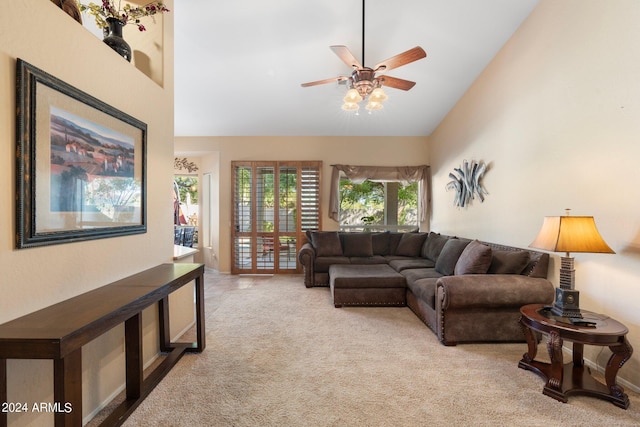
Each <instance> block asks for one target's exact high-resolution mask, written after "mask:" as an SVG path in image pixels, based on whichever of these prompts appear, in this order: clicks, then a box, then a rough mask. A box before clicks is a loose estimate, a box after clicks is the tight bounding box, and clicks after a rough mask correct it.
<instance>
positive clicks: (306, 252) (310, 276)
mask: <svg viewBox="0 0 640 427" xmlns="http://www.w3.org/2000/svg"><path fill="white" fill-rule="evenodd" d="M315 260H316V250H315V249H314V248H313V246H312V245H311V243H308V242H307V243H305V244H304V245H302V247H301V248H300V251H299V252H298V261H300V264H302V267H303V268H304V285H305V286H306V287H307V288H311V287H313V286H314V268H313V267H314V264H315Z"/></svg>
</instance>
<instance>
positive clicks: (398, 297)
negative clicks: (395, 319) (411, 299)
mask: <svg viewBox="0 0 640 427" xmlns="http://www.w3.org/2000/svg"><path fill="white" fill-rule="evenodd" d="M329 286H330V287H331V295H332V296H333V304H334V305H335V306H336V307H338V308H339V307H342V306H343V305H352V306H354V305H365V306H366V305H375V306H392V307H394V306H395V307H397V306H405V305H407V298H406V295H407V293H406V287H407V285H406V281H405V278H404V276H403V275H402V274H400V273H398V272H396V271H395V270H394V269H393V268H391V267H389V266H388V265H387V264H374V265H344V264H336V265H332V266H331V267H329Z"/></svg>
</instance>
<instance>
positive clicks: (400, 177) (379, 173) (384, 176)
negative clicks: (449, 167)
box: [329, 165, 431, 222]
mask: <svg viewBox="0 0 640 427" xmlns="http://www.w3.org/2000/svg"><path fill="white" fill-rule="evenodd" d="M340 172H342V173H344V175H345V176H346V177H347V178H349V179H350V180H351V181H353V182H354V183H356V184H361V183H363V182H364V181H366V180H369V181H379V182H384V181H387V182H389V181H390V182H402V183H403V184H411V183H414V182H419V183H420V187H419V188H420V194H419V196H418V206H419V211H420V221H421V222H422V221H425V220H426V218H427V208H428V206H429V202H430V201H431V197H430V186H429V177H430V169H429V166H426V165H422V166H398V167H395V166H352V165H333V171H332V172H331V194H330V195H329V218H331V219H333V220H335V221H338V210H339V207H340Z"/></svg>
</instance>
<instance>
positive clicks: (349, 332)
mask: <svg viewBox="0 0 640 427" xmlns="http://www.w3.org/2000/svg"><path fill="white" fill-rule="evenodd" d="M206 282H207V286H206V295H207V298H206V299H207V304H206V318H207V321H206V325H207V348H206V350H205V351H204V352H203V353H202V354H198V355H185V356H184V357H183V358H182V360H181V361H180V362H179V363H178V365H176V366H175V367H174V368H173V370H172V371H171V372H170V373H169V374H168V375H167V377H166V378H165V379H164V380H163V381H162V382H161V383H160V384H159V385H158V387H157V388H156V389H155V390H154V391H153V392H152V393H151V395H150V396H149V397H148V398H147V399H146V400H145V401H144V402H143V403H142V404H141V405H140V406H139V407H138V409H137V410H136V411H135V412H134V414H133V415H132V416H131V417H130V418H129V419H128V420H127V421H126V423H125V426H129V427H131V426H238V427H241V426H394V427H395V426H455V425H459V426H545V427H546V426H637V425H640V396H639V395H638V394H637V393H633V392H631V391H629V390H627V392H628V393H629V395H630V399H631V406H630V408H629V409H628V410H623V409H620V408H617V407H615V406H613V405H612V404H611V403H609V402H605V401H602V400H599V399H594V398H590V397H586V396H574V397H571V398H570V399H569V403H566V404H563V403H560V402H557V401H556V400H554V399H551V398H550V397H547V396H544V395H543V394H542V387H543V381H542V379H540V378H539V377H538V376H536V375H535V374H533V373H532V372H528V371H524V370H522V369H519V368H518V367H517V365H518V361H519V360H520V358H521V357H522V354H523V353H524V352H525V350H526V345H525V344H524V343H523V344H465V345H459V346H456V347H445V346H443V345H441V344H440V343H439V342H438V340H437V339H436V337H435V335H434V334H433V333H432V332H431V331H430V330H429V329H428V328H427V327H426V326H425V325H424V324H423V323H421V322H420V321H419V320H418V318H417V317H416V316H415V315H414V314H413V313H412V312H411V311H410V310H409V309H408V308H372V307H363V308H342V309H336V308H334V307H333V305H332V304H331V296H330V292H329V289H327V288H313V289H306V288H305V287H304V285H303V284H302V278H301V277H300V276H274V277H238V276H229V275H218V274H215V273H213V274H212V273H208V274H207V280H206ZM541 350H542V349H541ZM541 353H546V352H544V351H541ZM623 369H624V367H623Z"/></svg>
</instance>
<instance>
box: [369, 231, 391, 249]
mask: <svg viewBox="0 0 640 427" xmlns="http://www.w3.org/2000/svg"><path fill="white" fill-rule="evenodd" d="M371 245H372V247H373V254H374V255H388V254H389V232H388V231H383V232H382V233H373V234H371Z"/></svg>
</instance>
